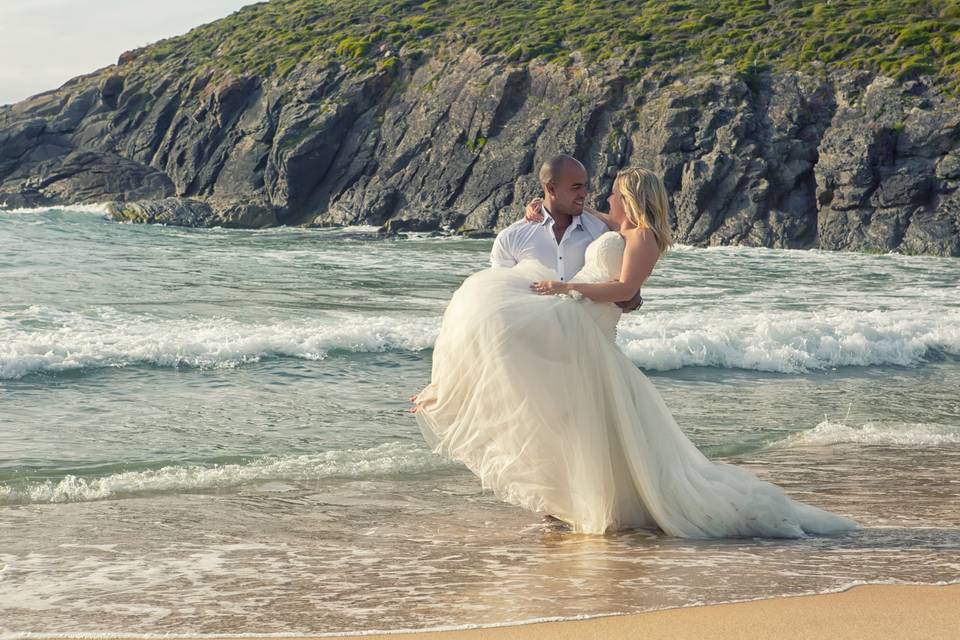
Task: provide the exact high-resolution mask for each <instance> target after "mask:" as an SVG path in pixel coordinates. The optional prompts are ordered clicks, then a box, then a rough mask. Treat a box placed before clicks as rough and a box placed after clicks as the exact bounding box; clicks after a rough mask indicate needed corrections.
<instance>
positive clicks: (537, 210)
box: [523, 198, 543, 222]
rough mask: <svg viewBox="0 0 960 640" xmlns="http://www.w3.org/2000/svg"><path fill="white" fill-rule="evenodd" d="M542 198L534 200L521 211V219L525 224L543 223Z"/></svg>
mask: <svg viewBox="0 0 960 640" xmlns="http://www.w3.org/2000/svg"><path fill="white" fill-rule="evenodd" d="M542 206H543V198H534V199H533V200H531V201H530V203H529V204H528V205H527V208H526V209H524V211H523V219H524V220H526V221H527V222H543V210H542Z"/></svg>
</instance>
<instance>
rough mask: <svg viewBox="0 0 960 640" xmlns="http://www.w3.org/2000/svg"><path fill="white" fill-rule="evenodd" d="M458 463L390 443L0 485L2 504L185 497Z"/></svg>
mask: <svg viewBox="0 0 960 640" xmlns="http://www.w3.org/2000/svg"><path fill="white" fill-rule="evenodd" d="M457 466H458V465H456V463H453V462H450V461H449V460H447V459H445V458H442V457H440V456H438V455H435V454H433V453H431V452H430V451H428V450H426V449H424V448H423V447H422V446H419V445H414V444H405V443H396V442H387V443H384V444H381V445H378V446H376V447H372V448H370V449H345V450H335V451H326V452H323V453H318V454H311V455H299V456H281V457H267V458H259V459H256V460H254V461H252V462H249V463H247V464H221V465H212V466H203V465H174V466H166V467H162V468H160V469H149V470H142V471H124V472H121V473H114V474H111V475H108V476H103V477H91V478H84V477H79V476H75V475H67V476H64V477H63V478H62V479H60V480H56V481H52V480H45V481H42V482H41V481H27V482H18V483H5V484H0V504H37V503H41V504H43V503H63V502H90V501H94V500H106V499H109V498H116V497H128V496H136V495H140V494H146V493H182V492H189V491H198V490H207V489H222V488H229V487H237V486H241V485H245V484H249V483H252V482H263V481H269V480H287V481H314V480H322V479H325V478H335V477H336V478H339V477H344V478H370V477H379V476H389V475H398V474H402V475H410V474H417V473H430V472H436V471H440V470H445V469H454V468H457Z"/></svg>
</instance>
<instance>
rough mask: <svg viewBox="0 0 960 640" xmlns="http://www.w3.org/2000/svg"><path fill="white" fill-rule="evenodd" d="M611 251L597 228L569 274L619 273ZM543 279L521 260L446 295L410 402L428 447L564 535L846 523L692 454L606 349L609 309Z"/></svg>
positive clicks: (766, 531)
mask: <svg viewBox="0 0 960 640" xmlns="http://www.w3.org/2000/svg"><path fill="white" fill-rule="evenodd" d="M623 248H624V240H623V238H622V237H621V236H620V235H619V234H617V233H614V232H609V233H605V234H603V235H602V236H600V237H599V238H597V240H595V241H594V242H593V243H592V244H591V245H590V246H589V247H588V248H587V252H586V262H585V266H584V268H583V270H581V271H580V273H578V274H577V276H575V278H574V281H580V282H607V281H609V280H611V279H613V278H616V277H618V276H619V274H620V266H621V264H622V260H623ZM545 279H556V274H555V273H554V272H553V271H552V270H550V269H549V268H547V267H545V266H543V265H541V264H540V263H539V262H536V261H534V260H525V261H523V262H521V263H520V264H518V265H516V266H515V267H513V268H509V269H505V268H492V269H485V270H483V271H480V272H478V273H475V274H473V275H472V276H470V277H469V278H467V279H466V280H465V281H464V283H463V285H462V286H461V287H460V288H459V289H458V290H457V291H456V292H455V293H454V295H453V298H452V299H451V300H450V304H449V305H448V307H447V310H446V312H445V314H444V317H443V325H442V327H441V329H440V334H439V336H438V338H437V341H436V345H435V347H434V351H433V375H432V381H431V383H430V384H429V385H428V386H427V387H426V388H425V389H424V390H423V391H422V392H421V393H420V394H419V396H418V399H417V402H418V404H419V405H420V407H421V408H420V410H419V411H418V412H417V414H416V416H417V421H418V423H419V425H420V428H421V431H422V432H423V435H424V437H425V438H426V440H427V442H428V444H429V445H430V446H431V447H432V448H433V450H434V451H435V452H437V453H441V454H443V455H446V456H448V457H450V458H453V459H456V460H459V461H461V462H463V463H464V464H465V465H466V466H467V467H468V468H469V469H470V470H471V471H473V472H474V473H475V474H476V475H477V476H478V477H479V478H480V480H481V481H482V483H483V486H484V488H489V489H492V490H493V492H494V493H495V494H496V495H497V496H498V497H499V498H500V499H502V500H505V501H507V502H510V503H513V504H516V505H519V506H522V507H525V508H527V509H530V510H531V511H538V512H543V513H547V514H550V515H552V516H554V517H556V518H559V519H560V520H563V521H565V522H567V523H568V524H569V525H570V526H571V528H572V529H573V530H574V531H575V532H582V533H598V534H599V533H605V532H609V531H615V530H620V529H630V528H655V527H659V528H660V529H662V530H663V531H664V532H666V533H667V534H669V535H673V536H680V537H686V538H713V537H740V536H761V537H788V538H794V537H803V536H805V535H807V534H833V533H838V532H842V531H848V530H851V529H855V528H856V526H857V525H856V524H855V523H854V522H853V521H852V520H849V519H848V518H844V517H841V516H837V515H834V514H831V513H828V512H826V511H823V510H821V509H818V508H816V507H812V506H809V505H806V504H803V503H800V502H796V501H794V500H792V499H790V498H789V497H788V496H787V495H786V494H785V493H784V491H783V489H781V488H780V487H778V486H776V485H773V484H770V483H769V482H765V481H763V480H760V479H759V478H757V477H756V476H755V475H754V474H752V473H751V472H749V471H747V470H745V469H741V468H739V467H736V466H733V465H730V464H724V463H716V462H711V461H710V460H708V459H707V458H706V457H704V456H703V454H702V453H700V451H699V450H698V449H697V448H696V446H694V444H693V443H692V442H691V441H690V440H689V439H687V437H686V436H685V435H684V434H683V432H682V431H681V430H680V428H679V427H678V426H677V423H676V422H675V421H674V419H673V417H672V416H671V414H670V411H669V410H668V409H667V407H666V405H665V404H664V403H663V400H662V399H661V397H660V394H658V393H657V391H656V389H655V388H654V386H653V385H652V384H651V383H650V381H649V380H648V379H647V377H646V376H645V375H644V374H643V373H642V372H641V371H640V370H639V369H637V367H636V366H635V365H634V364H633V363H632V362H631V361H630V360H629V359H628V358H627V357H626V356H625V355H624V354H623V353H622V352H621V351H620V349H619V348H618V347H617V346H616V344H615V342H614V338H615V335H616V324H617V322H618V320H619V318H620V309H619V308H618V307H617V306H616V305H614V304H610V303H596V302H592V301H590V300H589V299H586V298H581V299H574V298H572V297H570V296H541V295H538V294H536V293H534V292H532V291H531V290H530V284H531V283H532V282H534V281H536V280H545Z"/></svg>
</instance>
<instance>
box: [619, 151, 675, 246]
mask: <svg viewBox="0 0 960 640" xmlns="http://www.w3.org/2000/svg"><path fill="white" fill-rule="evenodd" d="M613 188H614V189H617V191H618V193H619V194H620V198H621V200H623V208H624V210H625V211H626V214H627V220H629V221H630V222H632V223H633V224H635V225H637V226H638V227H639V228H641V229H650V230H651V231H653V236H654V238H656V240H657V247H659V248H660V253H663V252H664V251H666V250H667V247H669V246H670V245H672V244H673V238H672V237H671V236H670V218H669V215H668V212H669V209H670V203H669V201H668V200H667V188H666V187H665V186H663V180H661V179H660V176H658V175H657V174H655V173H653V172H652V171H647V170H646V169H642V168H640V167H630V168H628V169H623V170H621V171H620V172H618V173H617V178H616V180H614V181H613Z"/></svg>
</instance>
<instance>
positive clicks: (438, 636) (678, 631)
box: [326, 585, 960, 640]
mask: <svg viewBox="0 0 960 640" xmlns="http://www.w3.org/2000/svg"><path fill="white" fill-rule="evenodd" d="M326 637H328V638H346V637H353V638H356V637H357V636H356V635H354V636H326ZM363 637H364V638H365V639H367V640H378V639H384V640H388V639H389V640H397V638H398V637H404V638H406V637H413V638H417V639H421V638H422V639H423V640H461V639H462V640H488V639H489V640H590V639H593V638H596V639H603V640H616V639H620V638H631V639H633V638H638V639H639V638H642V639H643V640H753V639H756V640H772V639H776V640H861V639H862V640H867V639H870V640H882V639H886V638H890V639H891V640H893V639H896V640H913V639H916V640H941V639H942V640H958V639H960V585H948V586H928V585H863V586H858V587H854V588H852V589H850V590H848V591H844V592H841V593H831V594H824V595H814V596H796V597H786V598H774V599H770V600H758V601H754V602H743V603H735V604H719V605H710V606H703V607H687V608H682V609H669V610H665V611H654V612H650V613H640V614H634V615H624V616H610V617H604V618H593V619H589V620H571V621H564V622H541V623H533V624H523V625H513V626H507V627H495V628H479V629H467V630H458V631H440V632H426V633H403V634H382V635H367V636H363Z"/></svg>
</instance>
